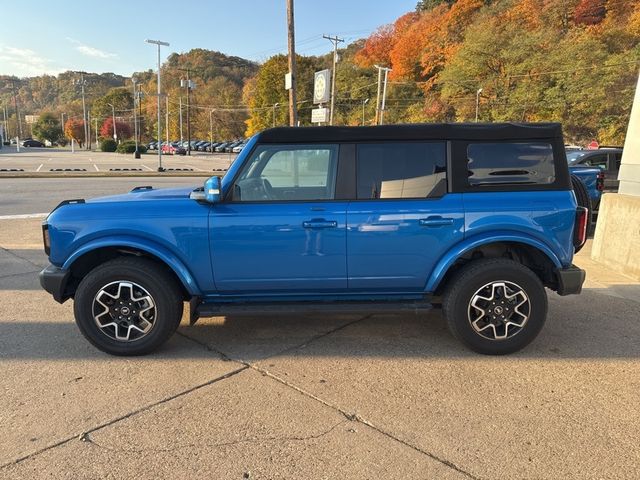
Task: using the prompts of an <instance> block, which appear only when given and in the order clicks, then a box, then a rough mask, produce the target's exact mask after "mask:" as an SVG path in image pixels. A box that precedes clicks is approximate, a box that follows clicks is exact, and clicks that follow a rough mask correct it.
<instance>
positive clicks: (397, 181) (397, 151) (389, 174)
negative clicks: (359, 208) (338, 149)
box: [356, 142, 447, 200]
mask: <svg viewBox="0 0 640 480" xmlns="http://www.w3.org/2000/svg"><path fill="white" fill-rule="evenodd" d="M445 152H446V149H445V144H444V143H426V142H385V143H362V144H359V145H358V146H357V167H356V168H357V177H358V191H357V198H358V199H359V200H366V199H376V198H383V199H384V198H387V199H388V198H430V197H441V196H442V195H444V194H445V193H446V164H447V161H446V154H445Z"/></svg>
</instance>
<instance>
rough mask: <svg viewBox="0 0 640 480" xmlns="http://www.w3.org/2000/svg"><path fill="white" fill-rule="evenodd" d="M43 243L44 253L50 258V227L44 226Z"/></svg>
mask: <svg viewBox="0 0 640 480" xmlns="http://www.w3.org/2000/svg"><path fill="white" fill-rule="evenodd" d="M42 241H43V242H44V253H46V254H47V256H49V254H50V253H51V238H50V237H49V225H46V224H45V225H42Z"/></svg>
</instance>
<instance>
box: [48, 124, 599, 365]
mask: <svg viewBox="0 0 640 480" xmlns="http://www.w3.org/2000/svg"><path fill="white" fill-rule="evenodd" d="M213 206H215V207H216V208H212V207H213ZM114 212H117V213H118V214H117V215H114ZM587 214H588V212H587V211H586V209H584V208H582V207H578V206H577V204H576V198H575V195H574V192H573V190H572V184H571V177H570V174H569V170H568V168H567V161H566V156H565V154H564V150H563V141H562V131H561V127H560V125H559V124H487V125H478V124H474V125H473V126H469V125H465V124H436V125H384V126H375V127H357V128H354V127H309V128H275V129H270V130H266V131H263V132H261V133H259V134H257V135H256V136H254V137H253V138H252V139H251V140H250V141H249V143H248V144H247V146H246V148H245V149H244V150H243V151H242V152H241V153H240V155H238V157H237V159H236V161H235V162H234V163H233V164H232V166H231V167H230V169H229V171H228V172H227V173H226V175H225V176H224V178H222V179H220V177H217V176H214V177H211V178H209V179H207V180H206V181H205V182H204V185H203V186H199V187H196V188H193V187H191V188H172V189H158V190H156V189H153V188H151V187H148V186H145V187H139V188H134V189H133V190H132V191H131V192H129V193H127V194H122V195H115V196H111V197H103V198H99V199H93V200H70V201H65V202H62V203H61V204H60V205H59V206H58V207H56V208H55V209H54V210H53V212H51V213H50V214H49V216H48V217H47V219H46V220H45V221H44V223H43V227H42V228H43V238H44V248H45V252H46V254H47V256H48V257H49V261H50V262H51V265H50V266H48V267H47V268H45V269H44V270H43V271H42V272H41V274H40V282H41V284H42V286H43V287H44V289H45V290H46V291H47V292H49V293H50V294H52V296H53V298H54V299H55V300H57V301H58V302H64V301H65V300H67V299H69V298H73V299H74V303H75V304H74V314H75V318H76V323H77V325H78V327H79V329H80V331H81V332H82V334H83V335H84V336H85V337H86V338H87V339H88V341H89V342H91V343H92V344H93V345H95V346H96V347H97V348H99V349H101V350H103V351H105V352H108V353H111V354H115V355H139V354H145V353H149V352H151V351H154V350H156V349H157V348H158V347H160V345H162V344H163V343H164V342H165V341H166V340H167V339H168V338H169V337H170V336H171V335H172V334H173V332H174V331H175V330H176V328H177V326H178V324H179V323H180V319H181V318H182V313H183V306H184V303H185V302H188V304H189V307H190V309H191V310H190V319H191V321H192V322H195V321H196V320H197V319H198V317H206V316H220V315H232V314H236V313H242V314H247V313H249V314H260V313H262V312H269V313H277V312H288V313H291V312H299V313H305V312H310V311H313V312H323V313H324V314H330V313H333V312H340V313H344V312H363V311H367V312H372V313H373V314H375V313H381V312H389V311H403V310H409V311H412V312H420V311H423V310H428V309H430V308H431V307H432V301H433V299H434V298H437V299H438V303H441V305H442V312H443V315H444V317H445V319H446V322H447V324H448V326H449V329H450V330H451V332H452V334H453V335H454V336H455V337H457V338H458V339H459V340H460V341H461V342H462V343H463V344H465V345H466V346H467V347H469V348H471V349H473V350H475V351H477V352H480V353H484V354H506V353H510V352H515V351H517V350H519V349H521V348H523V347H525V346H526V345H527V344H529V343H530V342H531V341H533V339H534V338H535V337H536V336H537V335H538V333H539V332H540V330H541V329H542V327H543V325H544V322H545V319H546V314H547V295H546V292H545V287H546V288H549V289H551V290H554V291H556V292H558V293H559V294H560V295H569V294H577V293H580V291H581V289H582V284H583V282H584V279H585V273H584V271H583V270H581V269H579V268H578V267H575V266H573V265H572V258H573V255H574V252H575V251H577V250H578V249H580V248H581V247H582V245H584V242H585V240H586V218H587Z"/></svg>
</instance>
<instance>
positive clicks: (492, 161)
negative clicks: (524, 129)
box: [467, 142, 556, 186]
mask: <svg viewBox="0 0 640 480" xmlns="http://www.w3.org/2000/svg"><path fill="white" fill-rule="evenodd" d="M467 168H468V176H469V185H471V186H484V185H509V184H534V185H548V184H551V183H553V182H554V181H555V179H556V173H555V165H554V161H553V148H552V146H551V144H549V143H544V142H513V143H507V142H503V143H471V144H469V145H468V147H467Z"/></svg>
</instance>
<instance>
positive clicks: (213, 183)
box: [204, 177, 221, 203]
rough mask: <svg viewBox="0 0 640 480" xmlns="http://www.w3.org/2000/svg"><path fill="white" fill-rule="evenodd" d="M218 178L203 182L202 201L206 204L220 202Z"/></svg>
mask: <svg viewBox="0 0 640 480" xmlns="http://www.w3.org/2000/svg"><path fill="white" fill-rule="evenodd" d="M220 194H221V191H220V177H210V178H208V179H207V181H206V182H204V199H205V200H206V201H207V203H217V202H219V201H220Z"/></svg>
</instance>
